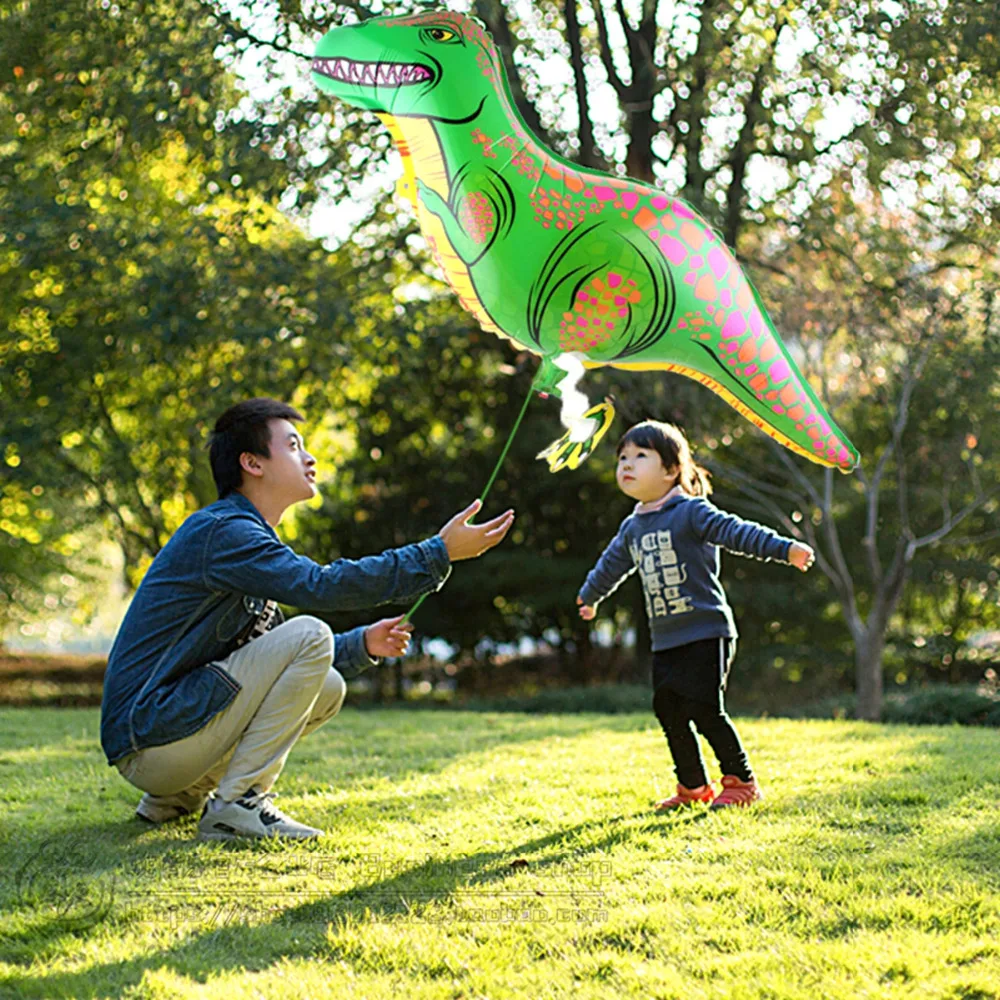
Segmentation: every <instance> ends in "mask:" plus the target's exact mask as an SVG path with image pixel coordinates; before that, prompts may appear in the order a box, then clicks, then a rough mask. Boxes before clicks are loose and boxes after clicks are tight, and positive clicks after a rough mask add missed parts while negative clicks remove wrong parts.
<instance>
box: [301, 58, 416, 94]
mask: <svg viewBox="0 0 1000 1000" xmlns="http://www.w3.org/2000/svg"><path fill="white" fill-rule="evenodd" d="M312 71H313V72H314V73H317V74H319V75H320V76H325V77H328V78H329V79H331V80H338V81H339V82H341V83H353V84H357V85H358V86H361V87H365V86H367V87H406V86H409V85H410V84H414V83H424V82H426V81H427V80H431V79H433V77H434V74H433V73H432V72H431V71H430V70H429V69H428V68H427V67H426V66H421V65H420V64H419V63H390V62H358V61H356V60H354V59H314V60H313V64H312Z"/></svg>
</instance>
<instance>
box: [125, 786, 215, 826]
mask: <svg viewBox="0 0 1000 1000" xmlns="http://www.w3.org/2000/svg"><path fill="white" fill-rule="evenodd" d="M207 799H208V796H207V795H192V794H190V793H188V792H178V793H177V794H176V795H150V794H149V793H148V792H147V793H146V794H145V795H143V797H142V798H141V799H140V800H139V804H138V805H137V806H136V807H135V814H136V816H138V817H139V819H144V820H145V821H146V822H147V823H169V822H170V821H171V820H174V819H180V818H181V816H189V815H190V814H191V813H197V812H200V811H201V809H202V808H203V807H204V805H205V802H206V801H207Z"/></svg>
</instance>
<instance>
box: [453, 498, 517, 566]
mask: <svg viewBox="0 0 1000 1000" xmlns="http://www.w3.org/2000/svg"><path fill="white" fill-rule="evenodd" d="M482 505H483V502H482V500H473V501H472V503H471V504H469V506H468V507H466V508H465V510H463V511H462V512H461V513H460V514H456V515H455V516H454V517H453V518H452V519H451V520H450V521H449V522H448V523H447V524H446V525H445V526H444V527H443V528H442V529H441V530H440V531H439V532H438V534H439V535H440V536H441V537H442V538H443V539H444V544H445V547H446V548H447V549H448V558H449V559H450V560H451V561H452V562H458V561H459V560H460V559H475V558H476V556H481V555H482V554H483V553H484V552H485V551H486V550H487V549H492V548H493V546H494V545H499V544H500V542H502V541H503V539H504V535H506V534H507V532H508V531H509V530H510V526H511V525H512V524H513V523H514V511H512V510H508V511H506V512H505V513H503V514H501V515H500V516H499V517H495V518H493V520H492V521H486V522H484V523H483V524H469V521H470V520H471V519H472V518H473V517H474V516H475V514H477V513H478V511H479V508H480V507H482Z"/></svg>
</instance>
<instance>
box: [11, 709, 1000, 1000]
mask: <svg viewBox="0 0 1000 1000" xmlns="http://www.w3.org/2000/svg"><path fill="white" fill-rule="evenodd" d="M967 732H968V731H964V734H965V733H967ZM904 733H905V736H906V737H907V739H908V740H910V743H909V745H908V746H907V747H906V750H905V757H904V758H903V759H902V760H897V761H892V762H891V763H889V764H887V765H885V766H886V768H891V771H890V773H880V764H879V761H878V755H879V753H880V752H881V751H882V750H884V749H885V748H886V747H892V746H893V745H894V734H893V732H892V730H890V731H888V732H886V730H885V728H884V727H879V728H878V729H875V728H867V727H865V726H864V725H863V724H860V725H859V726H853V725H852V727H851V730H850V731H849V732H847V733H844V732H838V731H834V730H831V732H830V733H829V734H828V735H829V737H830V741H831V742H832V743H838V744H841V745H842V746H844V751H843V754H842V756H841V757H840V758H839V759H838V766H839V767H840V768H841V769H843V770H850V771H852V772H853V773H854V774H855V775H856V779H857V780H856V781H855V782H854V783H853V784H852V785H850V786H849V787H848V788H847V789H846V790H845V788H844V787H843V786H842V785H841V786H839V787H838V789H837V790H827V789H823V788H819V789H816V790H805V791H803V792H802V793H801V794H796V795H795V796H794V797H791V798H788V799H786V800H785V801H783V802H781V803H780V804H778V803H765V804H764V807H763V808H762V809H761V810H759V811H758V812H757V813H756V814H754V815H753V816H752V818H751V817H750V816H747V817H745V819H747V820H751V822H753V823H760V824H762V825H763V824H766V823H767V822H768V820H769V818H770V817H774V818H776V819H780V820H782V821H783V822H787V821H789V820H791V821H795V819H796V817H797V816H798V815H801V818H802V822H803V825H808V830H807V831H806V833H807V835H808V838H810V839H811V840H812V841H814V842H815V847H814V848H813V849H810V839H806V840H805V841H804V842H803V846H804V848H805V850H804V852H803V856H804V857H805V860H804V861H803V863H804V864H806V865H813V864H814V865H816V866H820V865H821V864H823V863H824V859H823V850H824V848H823V844H824V838H834V839H835V838H836V837H837V836H838V835H839V832H840V831H843V832H848V833H850V834H851V835H852V836H856V835H858V834H861V835H862V839H863V840H864V844H863V845H862V844H860V843H859V847H863V848H864V850H863V851H860V850H859V852H858V853H857V855H852V856H851V857H852V863H853V864H854V865H856V866H860V867H861V868H862V870H864V871H865V872H866V873H867V875H868V877H869V878H871V879H876V878H878V877H879V876H880V873H881V872H883V871H886V872H888V871H890V870H891V868H892V866H893V865H894V864H896V865H898V860H899V857H900V852H901V851H905V852H910V853H912V855H913V864H914V869H913V870H914V871H916V870H918V868H919V866H921V865H923V866H926V865H928V864H934V865H935V866H937V867H938V868H939V870H940V871H941V872H942V874H943V876H944V877H945V878H947V879H951V878H954V879H955V880H958V881H964V882H965V883H966V884H968V885H970V886H971V887H972V888H975V889H979V890H981V891H983V892H984V893H986V892H989V891H991V890H992V889H994V888H995V887H996V884H997V875H996V872H997V871H998V870H1000V856H998V854H1000V836H998V835H997V834H996V832H995V830H994V829H993V825H992V824H991V823H986V822H979V823H976V822H970V829H968V830H965V831H963V832H962V833H961V834H957V835H956V836H954V837H951V838H948V837H946V838H943V839H942V841H941V842H940V843H939V845H938V846H937V847H935V849H934V850H932V851H926V850H924V849H923V847H922V842H921V827H922V825H923V824H925V823H928V822H929V821H930V820H931V819H934V818H938V817H937V815H936V814H939V813H941V812H943V811H945V810H952V809H954V808H956V807H957V806H961V807H962V808H963V809H965V808H970V807H969V805H968V801H967V800H968V799H969V797H970V796H972V797H975V796H980V797H981V796H983V795H984V794H985V795H991V796H992V786H993V785H994V783H1000V765H998V764H996V763H994V760H995V753H994V755H993V757H992V758H991V757H989V756H987V755H988V754H989V752H990V749H991V748H992V749H993V750H994V751H995V745H994V744H995V738H994V739H993V740H988V737H989V736H991V735H993V734H989V733H983V734H980V736H979V738H974V739H972V740H971V741H966V740H963V743H962V753H960V754H957V753H956V752H954V743H953V741H952V739H951V735H950V733H949V732H948V731H947V730H938V731H935V732H927V731H923V732H921V733H920V734H919V735H920V738H919V739H913V737H914V730H912V729H907V730H900V734H901V735H902V734H904ZM548 735H551V733H550V734H548ZM559 735H567V733H566V732H565V730H564V729H560V730H559ZM432 738H434V739H436V738H437V736H433V737H432ZM544 738H546V734H544V733H543V734H539V733H537V732H536V733H534V734H533V735H532V739H531V740H529V741H528V742H531V741H534V740H537V739H544ZM987 740H988V741H987ZM506 742H520V741H517V740H514V739H510V740H507V741H506ZM852 744H856V745H857V753H856V754H855V753H854V751H853V750H852V749H850V747H851V745H852ZM869 744H871V749H870V750H869V749H868V745H869ZM465 752H468V751H465ZM852 754H853V756H852ZM459 755H460V754H459V753H443V754H439V755H437V756H436V757H434V763H435V765H437V766H441V765H442V763H443V762H445V761H447V760H450V759H452V758H454V757H455V756H459ZM420 770H424V768H420ZM472 794H473V793H472V792H470V795H472ZM438 795H439V793H436V792H429V793H428V795H427V796H426V799H427V802H432V801H434V800H435V799H436V798H437V797H438ZM993 798H995V796H993ZM416 801H419V797H417V798H416ZM425 804H426V803H425ZM442 811H444V810H442ZM972 815H974V811H973V812H972ZM743 820H744V817H743V816H742V814H739V813H737V814H735V815H731V814H729V813H728V812H727V813H726V814H724V815H723V816H721V817H718V818H716V817H715V815H714V814H710V813H707V812H696V813H687V814H683V815H680V816H674V815H669V816H662V815H657V814H655V813H653V812H651V811H647V810H642V811H639V812H635V813H628V814H624V815H610V816H603V817H599V818H596V819H592V820H588V821H586V822H583V823H578V824H576V825H574V826H569V827H565V828H562V829H559V830H555V831H552V832H549V833H546V834H544V835H542V836H539V837H534V838H531V839H528V840H524V841H521V842H519V843H516V844H514V845H512V846H511V847H509V848H498V849H496V850H489V851H480V852H478V853H475V854H472V855H469V856H465V857H461V858H457V859H455V858H448V857H445V858H444V859H430V858H429V859H426V860H424V861H421V862H419V863H416V864H412V863H408V862H403V864H404V865H405V867H404V868H403V869H402V870H398V867H397V866H391V867H390V866H379V864H377V863H375V862H371V863H370V865H374V867H370V868H369V870H368V871H363V872H362V873H361V877H360V878H359V879H358V880H357V884H355V885H353V886H352V887H350V888H347V889H340V890H336V891H332V892H329V893H328V894H325V895H324V894H322V890H320V891H317V892H312V891H310V892H308V893H303V895H306V896H308V897H310V898H306V899H304V900H302V902H300V903H298V904H297V905H293V906H292V907H290V908H279V909H280V912H278V913H277V914H270V913H268V912H267V910H266V906H265V908H264V909H260V908H257V910H256V911H255V912H256V913H257V915H258V916H262V917H263V919H262V920H261V921H260V922H259V923H251V924H243V923H238V924H233V923H232V922H231V921H232V920H234V919H238V918H239V916H240V913H239V911H238V910H237V909H234V908H232V907H230V908H229V909H228V910H227V909H225V908H222V909H219V908H216V909H215V910H214V911H212V913H214V916H213V915H212V913H210V914H209V916H208V919H207V920H206V919H205V918H204V915H203V916H202V917H201V918H199V921H198V923H199V926H198V927H197V929H195V930H194V931H192V932H191V933H189V934H186V935H185V934H184V930H183V927H181V928H180V929H179V930H177V933H178V934H179V935H180V939H179V940H175V941H173V942H172V943H171V944H169V945H168V946H166V947H162V948H160V949H159V950H156V951H152V952H148V953H146V954H143V955H142V956H138V957H135V958H132V959H130V960H126V961H124V962H107V963H105V964H100V965H92V966H90V967H89V968H87V969H86V970H83V971H76V972H63V971H60V972H53V973H50V974H45V973H39V972H37V971H36V970H37V968H38V967H37V965H36V966H35V968H34V969H33V970H31V971H30V972H26V973H25V974H17V976H16V978H15V977H13V976H8V979H7V984H8V985H11V986H13V987H14V990H15V992H14V995H15V996H24V997H44V998H46V1000H48V998H53V997H59V996H73V997H81V998H96V997H100V996H105V995H108V994H109V993H110V994H112V995H117V994H121V993H122V992H123V991H124V990H125V989H127V988H128V987H129V986H134V985H136V984H138V983H139V982H140V981H141V980H142V977H143V974H144V973H145V972H146V971H147V970H156V969H158V968H161V967H164V966H166V967H168V968H172V969H174V970H175V971H177V972H178V974H181V975H185V976H189V977H191V978H193V979H195V980H197V981H200V982H205V981H206V980H207V979H208V978H209V977H210V976H213V975H217V974H219V973H220V972H225V971H230V970H240V969H244V968H246V969H249V970H254V971H261V970H264V969H266V968H268V967H269V966H271V965H272V964H274V963H275V962H278V961H279V960H281V959H285V958H299V957H313V958H318V959H320V960H323V959H329V960H347V961H350V960H351V955H350V954H345V953H343V952H342V948H341V946H340V945H339V944H338V943H337V941H336V931H337V929H338V928H339V927H341V926H347V925H349V924H351V923H352V922H353V923H354V924H357V923H362V924H364V923H378V922H384V921H396V920H419V919H421V916H420V915H421V910H422V908H423V907H425V906H427V905H428V904H435V905H436V906H437V908H438V909H440V908H441V905H442V904H444V905H445V906H448V907H453V908H455V909H456V910H460V909H461V908H462V907H468V906H469V903H470V901H473V902H474V901H475V900H476V899H478V898H481V899H482V900H484V901H485V900H488V901H489V902H488V903H484V904H483V905H489V906H493V907H496V906H500V905H505V904H504V901H505V900H506V901H507V905H512V906H514V907H516V906H525V905H528V904H531V905H534V906H540V905H543V904H541V903H540V902H539V901H540V900H545V901H546V903H545V904H544V905H559V903H558V902H553V901H554V900H557V898H558V899H559V900H564V901H565V905H566V907H567V908H570V907H572V906H577V905H583V906H586V905H590V903H591V902H593V900H594V899H595V898H597V897H596V895H595V894H596V893H598V892H599V890H600V882H599V878H600V877H609V875H610V873H609V872H605V871H604V870H603V869H595V868H594V865H595V864H597V865H599V864H601V863H603V861H604V860H606V855H607V854H608V853H609V852H611V851H613V850H614V849H615V848H617V847H618V846H620V845H623V844H627V843H628V842H629V841H630V840H631V839H633V838H635V837H637V836H640V835H646V834H649V833H650V832H656V833H659V834H661V835H662V836H664V837H671V836H674V835H679V834H680V833H681V832H682V831H684V832H686V831H687V830H688V829H689V827H690V825H691V824H702V823H706V822H719V823H720V828H722V827H728V826H729V825H730V824H732V823H741V822H743ZM74 829H75V830H77V831H78V833H79V834H80V836H81V837H82V838H83V839H84V841H87V840H92V841H93V842H94V843H95V844H99V845H100V848H101V857H100V858H94V859H92V863H91V864H90V866H89V867H87V866H86V865H83V866H82V867H81V869H80V871H81V872H82V873H83V874H84V875H85V876H86V875H87V874H89V875H90V876H91V877H93V876H94V875H96V874H99V873H101V872H104V871H111V870H114V871H119V872H122V873H131V872H134V871H135V870H137V869H142V868H143V866H147V865H155V864H158V863H160V864H164V865H169V864H172V863H175V862H176V861H177V859H178V858H179V859H181V861H183V858H184V855H185V853H186V852H187V851H188V850H189V847H188V845H187V844H186V843H181V842H179V841H178V840H164V839H163V838H162V834H161V833H158V832H154V833H153V838H152V839H148V840H147V839H146V838H144V837H143V836H142V834H143V833H144V832H146V831H144V830H143V829H140V828H139V827H138V826H134V825H133V824H123V823H116V822H114V821H111V820H108V821H102V822H100V823H91V824H83V825H82V826H81V825H78V826H76V827H74ZM185 836H189V833H187V834H185ZM24 848H25V850H26V851H28V852H30V851H31V845H30V844H26V845H24ZM267 853H274V854H275V857H276V858H280V857H281V853H280V851H276V850H275V849H274V846H273V845H257V844H234V845H224V846H222V847H220V849H219V850H218V851H217V852H213V855H214V857H216V858H218V859H219V860H222V859H223V858H233V859H235V860H236V861H237V863H239V862H240V860H241V859H244V858H245V859H247V863H249V861H250V859H256V858H258V857H260V856H261V855H262V854H267ZM69 860H70V862H72V859H69ZM826 860H827V861H828V862H829V863H830V864H834V863H835V860H834V859H831V858H828V859H826ZM196 862H197V863H195V864H194V865H193V868H194V869H195V873H196V874H197V870H198V869H199V868H203V867H204V864H205V859H204V857H200V858H198V859H196ZM518 862H524V863H523V864H518ZM561 868H562V869H565V871H566V873H573V872H575V877H569V874H567V881H566V882H565V883H564V884H559V885H557V882H558V878H557V876H558V875H559V874H560V869H561ZM581 868H582V872H581ZM595 871H596V875H595ZM834 874H835V873H834ZM904 875H905V873H904ZM529 876H531V877H536V878H535V879H534V881H533V880H532V878H531V877H529ZM538 878H542V879H543V884H542V886H541V888H539V883H538ZM595 878H596V879H597V882H596V885H595ZM545 879H547V881H545ZM217 894H218V893H217V892H216V895H217ZM169 895H170V894H169V893H164V896H163V909H162V911H161V912H163V913H164V914H166V913H167V910H168V908H169V905H170V903H169ZM497 900H499V901H500V902H499V903H498V902H497ZM241 901H245V900H237V901H236V902H241ZM285 901H286V902H287V896H286V899H285ZM223 902H225V901H223ZM251 902H252V900H251ZM264 902H265V904H266V902H267V901H266V900H265V901H264ZM129 919H130V918H129V915H128V913H127V911H126V912H124V913H122V914H116V913H115V912H114V908H113V907H112V908H111V910H110V911H109V912H108V913H107V914H106V915H104V916H103V917H102V920H111V921H121V922H122V924H123V925H125V924H127V923H128V922H129ZM164 922H166V916H164ZM428 922H430V920H429V918H428ZM205 923H208V924H209V926H208V927H207V928H206V927H205V926H204V925H205ZM331 925H332V928H333V934H328V932H327V928H328V927H330V926H331ZM854 929H856V927H855V925H854V924H853V923H850V922H848V923H846V924H845V925H844V931H843V933H845V934H846V933H850V932H852V931H853V930H854ZM834 931H835V928H834V927H833V925H831V931H830V934H831V935H832V936H836V934H835V933H834ZM67 933H73V932H72V931H69V930H67V927H66V924H65V920H64V919H63V920H60V918H59V915H58V914H50V915H49V917H48V918H46V917H45V915H44V914H43V915H41V916H39V917H38V918H37V919H34V920H32V921H31V923H30V924H27V923H26V924H25V926H24V928H23V929H22V930H20V931H18V933H17V936H15V937H14V938H13V939H12V938H10V937H8V938H7V941H8V942H10V943H11V944H12V945H14V948H13V949H12V951H11V952H10V957H9V958H8V961H11V962H13V963H15V964H24V965H27V964H28V963H29V962H30V961H31V959H32V958H33V957H34V958H37V957H38V956H37V951H38V949H39V946H42V945H45V944H51V945H53V946H54V945H55V944H56V943H57V941H58V940H59V939H61V938H62V937H64V936H65V935H66V934H67ZM75 933H84V934H86V933H89V932H88V931H87V930H83V931H77V932H75ZM3 944H4V941H3V940H0V950H3V949H2V946H3ZM32 946H34V947H32ZM33 953H34V954H33ZM428 974H431V973H430V972H429V973H428ZM0 985H2V982H0ZM0 992H2V991H0Z"/></svg>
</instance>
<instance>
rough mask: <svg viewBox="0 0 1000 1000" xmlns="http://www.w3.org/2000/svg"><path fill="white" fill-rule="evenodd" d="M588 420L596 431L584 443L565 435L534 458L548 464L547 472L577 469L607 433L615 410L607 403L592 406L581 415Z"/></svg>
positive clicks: (568, 434)
mask: <svg viewBox="0 0 1000 1000" xmlns="http://www.w3.org/2000/svg"><path fill="white" fill-rule="evenodd" d="M583 416H584V418H590V419H591V420H592V421H593V422H594V424H595V425H596V429H595V430H594V431H593V432H592V433H591V434H590V436H589V437H588V438H587V439H586V440H585V441H573V440H572V438H571V437H570V432H567V433H565V434H564V435H563V436H562V437H561V438H559V440H558V441H553V442H552V444H550V445H549V446H548V448H546V449H545V450H544V451H541V452H539V453H538V455H536V456H535V457H536V458H544V459H545V461H546V462H548V464H549V472H558V471H559V470H560V469H578V468H579V467H580V466H581V465H582V464H583V463H584V462H585V461H586V460H587V459H588V458H589V457H590V454H591V452H592V451H593V450H594V448H596V447H597V443H598V442H599V441H600V440H601V438H602V437H604V435H605V434H606V433H607V432H608V428H609V427H610V426H611V422H612V421H613V420H614V419H615V408H614V407H613V406H612V405H611V404H610V403H608V402H604V403H598V404H597V406H592V407H591V408H590V409H589V410H587V412H586V413H585V414H584V415H583Z"/></svg>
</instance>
